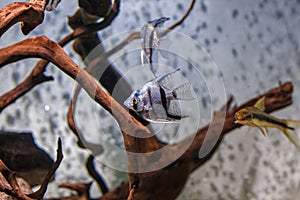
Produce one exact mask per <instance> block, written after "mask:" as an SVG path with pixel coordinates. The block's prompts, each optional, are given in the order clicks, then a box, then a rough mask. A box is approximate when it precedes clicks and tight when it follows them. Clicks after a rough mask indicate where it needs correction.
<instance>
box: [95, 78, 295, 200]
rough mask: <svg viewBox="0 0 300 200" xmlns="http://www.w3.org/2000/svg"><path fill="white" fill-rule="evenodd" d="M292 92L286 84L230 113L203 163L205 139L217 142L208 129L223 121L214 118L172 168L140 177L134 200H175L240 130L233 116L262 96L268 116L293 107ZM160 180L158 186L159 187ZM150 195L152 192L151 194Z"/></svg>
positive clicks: (119, 192)
mask: <svg viewBox="0 0 300 200" xmlns="http://www.w3.org/2000/svg"><path fill="white" fill-rule="evenodd" d="M292 92H293V85H292V83H291V82H287V83H285V84H283V85H280V86H279V87H277V88H274V89H271V90H269V91H267V92H266V93H264V94H262V95H259V96H257V97H255V98H253V99H251V100H249V101H247V102H245V103H243V104H242V105H240V106H238V107H234V108H232V109H230V110H227V113H226V118H225V123H224V126H223V130H222V133H221V136H220V137H219V138H218V142H217V144H216V145H215V147H214V148H213V150H212V151H211V152H210V153H209V154H208V155H206V156H205V157H204V158H201V159H200V158H199V157H198V152H199V149H200V148H201V146H202V144H203V140H204V138H205V137H210V138H212V139H215V138H214V137H215V135H214V134H211V135H210V136H207V129H208V126H209V125H211V126H215V124H218V123H220V120H222V119H218V118H215V119H214V120H213V121H212V122H211V123H210V124H209V125H207V126H205V127H203V128H201V129H200V130H199V131H198V132H197V133H196V136H195V137H194V136H193V137H194V140H193V143H192V144H191V145H190V147H189V148H188V150H187V151H185V153H184V154H183V155H182V156H181V157H180V158H179V159H177V160H176V161H175V162H174V163H172V164H171V165H170V166H168V167H166V168H163V169H161V170H158V171H155V172H151V173H144V174H140V176H139V178H140V181H139V184H138V186H137V188H136V189H135V192H134V193H133V199H152V198H153V197H155V199H158V200H160V199H161V200H163V199H175V198H176V196H177V195H178V194H179V193H180V191H181V190H182V189H183V187H184V185H185V182H186V180H187V178H188V176H189V175H190V174H191V173H192V172H193V171H194V170H196V169H197V168H199V167H200V166H201V165H203V164H204V163H205V162H206V161H207V160H209V159H210V158H211V156H212V155H213V153H214V152H215V150H216V149H217V147H218V145H219V144H220V143H221V141H222V139H223V136H225V135H226V134H227V133H229V132H230V131H232V130H233V129H235V128H238V127H240V126H241V125H238V124H235V123H234V113H235V112H236V111H237V110H239V109H241V108H243V107H246V106H251V105H253V104H254V103H255V102H256V101H257V100H258V99H260V97H261V96H265V97H266V98H265V106H266V112H268V113H269V112H273V111H276V110H279V109H281V108H284V107H286V106H288V105H291V104H292ZM229 108H230V105H228V106H227V109H229ZM182 143H184V141H182V142H181V143H178V144H176V145H174V148H173V153H175V151H176V148H177V147H178V146H179V147H180V146H181V145H182ZM158 180H159V186H157V183H158ZM128 188H129V185H128V183H124V184H123V185H122V186H120V187H119V188H117V189H116V190H113V191H110V192H108V193H107V194H105V195H104V196H103V197H101V198H100V200H117V199H126V198H127V197H128V195H129V189H128ZM149 191H151V192H150V193H149Z"/></svg>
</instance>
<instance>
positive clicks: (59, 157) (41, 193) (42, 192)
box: [28, 138, 64, 199]
mask: <svg viewBox="0 0 300 200" xmlns="http://www.w3.org/2000/svg"><path fill="white" fill-rule="evenodd" d="M57 144H58V145H57V146H58V147H57V151H56V152H57V155H56V161H55V163H54V164H53V166H52V167H51V169H50V170H49V172H48V174H47V176H46V177H45V179H44V181H43V183H42V185H41V187H40V189H38V190H37V191H36V192H34V193H32V194H28V196H29V197H31V198H33V199H42V198H43V197H44V195H45V193H46V191H47V187H48V184H49V182H50V180H51V178H52V177H53V176H54V173H55V172H56V170H57V169H58V167H59V165H60V163H61V161H62V159H63V157H64V156H63V153H62V145H61V139H60V138H58V142H57Z"/></svg>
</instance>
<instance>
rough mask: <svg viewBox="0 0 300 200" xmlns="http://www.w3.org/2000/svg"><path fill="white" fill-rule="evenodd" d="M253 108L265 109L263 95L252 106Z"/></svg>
mask: <svg viewBox="0 0 300 200" xmlns="http://www.w3.org/2000/svg"><path fill="white" fill-rule="evenodd" d="M253 107H254V108H257V109H258V110H261V111H264V110H265V96H263V97H262V98H260V99H259V100H258V101H257V102H256V103H255V104H254V106H253Z"/></svg>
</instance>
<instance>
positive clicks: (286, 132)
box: [282, 128, 300, 150]
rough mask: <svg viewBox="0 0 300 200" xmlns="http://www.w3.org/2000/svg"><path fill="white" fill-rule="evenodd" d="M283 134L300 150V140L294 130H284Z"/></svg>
mask: <svg viewBox="0 0 300 200" xmlns="http://www.w3.org/2000/svg"><path fill="white" fill-rule="evenodd" d="M282 132H283V133H284V135H285V136H286V137H287V138H288V139H289V140H290V141H291V142H292V143H293V144H294V145H295V146H296V147H297V148H298V149H299V150H300V144H299V140H298V138H297V136H296V133H295V131H293V130H291V129H289V128H284V129H283V130H282Z"/></svg>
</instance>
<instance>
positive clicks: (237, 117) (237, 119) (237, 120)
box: [234, 113, 245, 124]
mask: <svg viewBox="0 0 300 200" xmlns="http://www.w3.org/2000/svg"><path fill="white" fill-rule="evenodd" d="M234 119H235V121H234V123H235V124H242V123H243V121H244V120H245V118H244V117H243V116H241V115H238V114H237V113H236V114H235V115H234Z"/></svg>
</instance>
